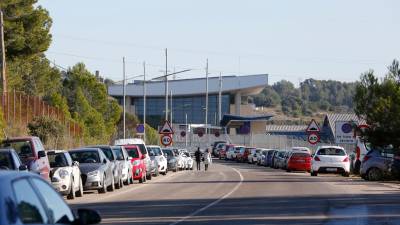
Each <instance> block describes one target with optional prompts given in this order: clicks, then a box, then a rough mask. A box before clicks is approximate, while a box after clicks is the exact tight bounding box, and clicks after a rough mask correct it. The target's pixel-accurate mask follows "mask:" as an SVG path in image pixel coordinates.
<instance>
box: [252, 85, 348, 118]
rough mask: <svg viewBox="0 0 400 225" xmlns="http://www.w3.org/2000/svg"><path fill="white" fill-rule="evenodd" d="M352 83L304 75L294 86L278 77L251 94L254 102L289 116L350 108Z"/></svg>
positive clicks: (346, 110)
mask: <svg viewBox="0 0 400 225" xmlns="http://www.w3.org/2000/svg"><path fill="white" fill-rule="evenodd" d="M355 87H356V83H345V82H340V81H333V80H315V79H307V80H305V81H303V82H301V83H300V87H295V86H294V84H293V83H291V82H289V81H286V80H282V81H279V82H276V83H275V84H273V85H271V86H267V87H266V88H265V89H264V90H263V91H262V92H261V93H260V94H259V95H257V96H254V98H253V103H254V104H255V105H256V106H259V107H260V106H263V107H267V108H268V107H269V108H277V109H279V110H280V111H281V112H282V113H283V114H285V115H286V116H290V117H302V116H312V115H314V114H316V113H319V112H353V107H354V106H353V97H354V94H355Z"/></svg>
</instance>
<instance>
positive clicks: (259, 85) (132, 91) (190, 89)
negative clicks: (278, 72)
mask: <svg viewBox="0 0 400 225" xmlns="http://www.w3.org/2000/svg"><path fill="white" fill-rule="evenodd" d="M267 84H268V75H267V74H258V75H247V76H223V77H222V92H223V93H236V92H240V93H241V94H242V95H255V94H258V93H260V92H261V91H262V90H263V89H264V88H265V86H266V85H267ZM164 85H165V84H164V81H148V82H146V91H147V93H146V94H147V96H154V97H157V96H159V97H161V96H165V86H164ZM122 87H123V86H122V84H116V85H111V86H109V87H108V94H109V95H111V96H122V94H123V93H122ZM170 90H172V95H173V96H185V95H204V94H205V92H206V78H194V79H179V80H169V81H168V93H169V91H170ZM218 92H219V77H209V78H208V93H209V94H217V93H218ZM126 95H127V96H133V97H135V96H137V97H141V96H143V81H134V82H133V83H130V84H128V85H127V86H126Z"/></svg>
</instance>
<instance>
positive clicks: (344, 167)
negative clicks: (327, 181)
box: [311, 146, 350, 176]
mask: <svg viewBox="0 0 400 225" xmlns="http://www.w3.org/2000/svg"><path fill="white" fill-rule="evenodd" d="M318 173H336V174H342V175H343V176H349V174H350V160H349V156H348V155H347V153H346V151H345V150H344V148H342V147H339V146H321V147H318V149H317V151H316V152H315V154H314V155H313V157H312V160H311V176H317V175H318Z"/></svg>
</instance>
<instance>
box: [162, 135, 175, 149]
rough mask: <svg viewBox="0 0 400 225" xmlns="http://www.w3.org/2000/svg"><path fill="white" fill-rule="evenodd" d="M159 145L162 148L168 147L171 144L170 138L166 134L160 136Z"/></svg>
mask: <svg viewBox="0 0 400 225" xmlns="http://www.w3.org/2000/svg"><path fill="white" fill-rule="evenodd" d="M161 144H162V145H164V146H170V145H171V144H172V137H171V135H168V134H163V135H161Z"/></svg>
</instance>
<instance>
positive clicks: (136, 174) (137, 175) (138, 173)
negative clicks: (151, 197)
mask: <svg viewBox="0 0 400 225" xmlns="http://www.w3.org/2000/svg"><path fill="white" fill-rule="evenodd" d="M132 171H133V179H134V180H140V179H142V177H143V172H144V170H143V169H142V168H141V167H140V166H134V167H132Z"/></svg>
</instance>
